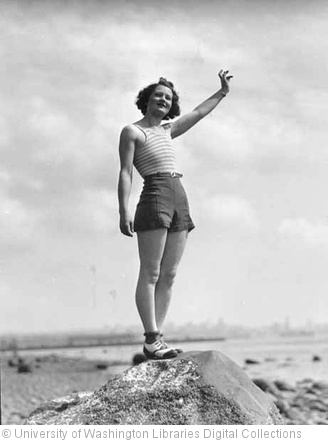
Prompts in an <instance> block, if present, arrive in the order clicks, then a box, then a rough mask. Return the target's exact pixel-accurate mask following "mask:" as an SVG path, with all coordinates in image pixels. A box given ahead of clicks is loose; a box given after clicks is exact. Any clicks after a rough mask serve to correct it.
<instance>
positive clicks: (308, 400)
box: [1, 353, 328, 425]
mask: <svg viewBox="0 0 328 442" xmlns="http://www.w3.org/2000/svg"><path fill="white" fill-rule="evenodd" d="M131 365H132V360H131ZM252 365H254V366H255V365H258V361H253V360H247V361H245V365H244V367H243V368H244V370H245V372H246V374H247V375H248V376H249V377H250V379H252V380H253V382H254V383H255V384H256V385H257V386H258V387H259V388H260V389H261V390H262V391H264V392H265V393H266V394H267V395H268V396H269V397H270V398H271V399H272V400H273V401H274V403H275V404H276V406H277V408H278V409H279V411H280V413H281V415H282V416H283V418H284V420H285V422H286V423H287V424H290V425H295V424H301V425H306V424H308V425H327V424H328V383H327V382H326V381H325V380H314V379H310V378H305V379H302V380H300V381H297V382H295V383H294V384H292V383H290V382H288V381H286V380H282V379H274V380H272V379H266V378H265V376H263V375H262V376H261V377H258V376H257V377H254V376H252V371H251V370H249V367H251V366H252ZM127 368H128V366H127V365H118V364H115V365H112V364H109V363H106V362H104V361H103V360H87V359H83V358H72V357H63V356H59V355H56V354H55V353H54V354H48V355H43V356H31V357H25V358H24V359H21V360H20V361H19V360H18V359H17V358H16V359H14V358H12V357H9V356H6V357H4V358H2V389H1V394H2V423H3V424H4V425H10V424H22V423H23V422H24V421H25V419H26V418H27V417H28V415H29V414H30V413H31V412H32V411H33V410H34V409H35V408H37V407H38V406H39V405H40V404H41V403H43V402H46V401H49V400H52V399H55V398H60V397H63V396H66V395H70V394H72V393H76V392H83V391H85V392H90V391H94V390H98V389H99V388H100V387H102V386H103V385H104V384H105V383H106V382H108V380H110V379H112V378H113V377H114V376H115V375H117V374H119V373H122V372H123V371H124V370H126V369H127Z"/></svg>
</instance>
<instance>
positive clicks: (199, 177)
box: [0, 0, 328, 333]
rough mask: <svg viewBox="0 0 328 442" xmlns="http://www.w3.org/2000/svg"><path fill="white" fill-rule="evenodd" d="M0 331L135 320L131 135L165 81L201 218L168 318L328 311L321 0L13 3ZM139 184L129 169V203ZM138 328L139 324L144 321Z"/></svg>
mask: <svg viewBox="0 0 328 442" xmlns="http://www.w3.org/2000/svg"><path fill="white" fill-rule="evenodd" d="M0 12H1V13H0V29H1V31H0V32H1V38H0V54H1V64H0V65H1V69H0V83H1V88H0V103H1V109H2V111H1V114H0V146H1V147H0V150H1V162H0V272H1V279H0V304H1V307H0V333H8V332H17V333H23V332H25V333H32V332H33V333H34V332H58V331H70V330H92V329H110V328H115V330H117V331H119V330H120V329H123V328H125V327H129V326H134V325H138V324H139V318H138V315H137V311H136V308H135V304H134V292H135V285H136V280H137V276H138V251H137V239H136V236H134V237H133V238H128V237H124V236H123V235H122V234H121V233H120V231H119V228H118V223H119V217H118V203H117V180H118V173H119V157H118V140H119V135H120V131H121V130H122V128H123V127H124V126H125V125H127V124H130V123H132V122H134V121H137V120H138V119H140V117H141V115H140V113H139V111H138V109H137V108H136V106H135V104H134V102H135V98H136V95H137V93H138V91H139V90H140V89H142V88H143V87H145V86H146V85H148V84H149V83H153V82H156V81H157V80H158V78H159V77H161V76H164V77H166V78H168V79H169V80H171V81H173V82H174V84H175V87H176V89H177V90H178V92H179V95H180V101H181V108H182V113H186V112H188V111H190V110H192V109H193V108H194V107H195V106H197V105H198V104H199V103H200V102H202V101H203V100H204V99H206V98H207V97H208V96H210V95H212V94H213V93H214V92H215V91H216V90H217V89H219V88H220V82H219V78H218V76H217V73H218V72H219V70H220V69H221V68H223V69H229V70H230V72H231V73H232V74H233V79H232V80H231V92H230V94H229V95H228V96H227V97H226V98H225V99H224V100H223V101H222V102H221V103H220V105H219V106H218V108H217V109H215V110H214V111H213V112H212V113H211V114H210V115H209V116H208V117H206V118H205V119H204V120H202V121H201V122H199V123H198V124H197V125H196V126H195V127H194V128H192V129H191V130H190V131H189V132H188V133H186V134H185V135H183V136H182V137H179V138H177V139H175V140H174V144H175V146H176V149H177V155H178V163H179V170H180V171H181V172H182V173H183V175H184V177H183V178H182V180H183V184H184V186H185V188H186V191H187V194H188V197H189V203H190V207H191V212H192V217H193V220H194V222H195V224H196V229H195V230H194V231H192V232H191V234H190V235H189V239H188V244H187V248H186V251H185V255H184V257H183V260H182V262H181V265H180V269H179V272H178V275H177V279H176V283H175V287H174V296H173V300H172V304H171V307H170V311H169V314H168V318H167V323H168V324H176V325H186V326H187V325H188V324H190V323H202V322H206V323H208V324H212V323H213V324H215V323H216V322H217V321H218V320H219V319H220V318H222V319H223V320H224V321H225V322H227V323H229V324H241V325H254V326H263V325H267V324H271V323H273V322H283V321H284V320H285V319H286V318H287V317H288V318H289V320H290V322H291V324H292V325H295V326H299V325H302V324H306V323H309V322H314V323H320V322H326V321H327V317H328V301H327V293H328V274H327V261H328V200H327V189H328V173H327V170H328V147H327V130H328V129H327V122H326V119H327V115H328V87H327V72H328V69H327V67H328V66H327V61H328V55H327V43H326V42H327V40H328V30H327V29H328V28H327V19H328V6H327V4H326V2H324V1H320V0H318V1H309V0H307V1H304V0H297V1H296V0H291V1H282V0H278V1H275V2H272V1H266V0H261V1H260V0H248V1H247V0H245V1H242V0H234V1H233V0H225V1H220V0H217V1H210V0H203V1H201V2H200V1H192V0H191V1H188V0H183V1H182V0H180V1H179V0H176V1H170V0H167V1H165V2H159V1H156V0H153V1H145V0H140V1H137V0H133V1H105V0H102V1H100V0H81V1H77V0H76V1H60V0H55V1H46V0H42V1H29V2H24V1H23V0H21V1H19V0H10V1H9V0H8V1H4V0H0ZM141 187H142V180H141V178H140V177H139V176H138V174H137V172H135V173H134V177H133V189H132V194H131V198H130V208H131V211H132V212H133V211H134V210H135V205H136V203H137V202H138V197H139V194H140V191H141ZM140 330H141V326H140Z"/></svg>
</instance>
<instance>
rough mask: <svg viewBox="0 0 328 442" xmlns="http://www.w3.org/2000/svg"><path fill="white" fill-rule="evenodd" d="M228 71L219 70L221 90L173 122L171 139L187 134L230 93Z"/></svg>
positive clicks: (230, 76)
mask: <svg viewBox="0 0 328 442" xmlns="http://www.w3.org/2000/svg"><path fill="white" fill-rule="evenodd" d="M228 72H229V71H223V70H221V71H220V72H219V77H220V80H221V89H220V90H218V91H217V92H215V94H213V95H212V96H211V97H209V98H208V99H207V100H205V101H203V103H201V104H200V105H198V106H197V107H195V109H194V110H192V111H191V112H189V113H188V114H186V115H183V116H182V117H180V118H179V119H178V120H176V121H174V123H172V126H171V136H172V138H176V137H178V136H180V135H182V134H183V133H185V132H187V130H189V129H190V128H191V127H193V126H194V125H195V124H196V123H198V121H199V120H201V119H202V118H204V117H206V115H208V114H209V113H210V112H212V110H213V109H215V108H216V106H217V105H218V104H219V103H220V101H221V100H222V99H223V98H224V97H225V96H226V95H227V94H228V93H229V91H230V85H229V83H230V80H231V78H232V75H228Z"/></svg>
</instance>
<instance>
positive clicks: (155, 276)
mask: <svg viewBox="0 0 328 442" xmlns="http://www.w3.org/2000/svg"><path fill="white" fill-rule="evenodd" d="M140 277H142V278H143V279H146V281H147V282H148V283H150V284H156V283H157V282H158V280H159V278H160V268H159V267H153V266H141V267H140Z"/></svg>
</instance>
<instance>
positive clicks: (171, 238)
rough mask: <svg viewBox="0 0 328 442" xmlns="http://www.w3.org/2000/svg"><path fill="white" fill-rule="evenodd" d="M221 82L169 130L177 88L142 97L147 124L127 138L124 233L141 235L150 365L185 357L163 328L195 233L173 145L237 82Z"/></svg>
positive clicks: (127, 132)
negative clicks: (135, 191) (135, 177)
mask: <svg viewBox="0 0 328 442" xmlns="http://www.w3.org/2000/svg"><path fill="white" fill-rule="evenodd" d="M219 77H220V80H221V88H220V90H218V91H217V92H215V94H213V95H212V96H211V97H209V98H208V99H207V100H205V101H204V102H203V103H201V104H200V105H199V106H197V107H196V108H195V109H194V110H193V111H191V112H190V113H188V114H186V115H184V116H182V117H180V118H178V119H176V120H175V121H173V122H166V123H165V124H162V121H163V120H170V119H172V118H175V117H177V116H179V115H180V107H179V97H178V95H177V93H176V91H175V89H174V86H173V84H172V83H171V82H169V81H167V80H166V79H165V78H160V80H159V81H158V83H155V84H151V85H150V86H148V87H146V88H145V89H143V90H142V91H140V92H139V95H138V98H137V101H136V105H137V107H138V108H139V109H140V110H141V112H142V114H143V115H144V116H143V118H141V120H139V121H137V122H135V123H133V124H131V125H128V126H125V127H124V128H123V130H122V132H121V137H120V146H119V151H120V160H121V170H120V175H119V185H118V197H119V210H120V229H121V232H122V233H123V234H124V235H127V236H133V233H134V232H135V231H136V232H137V237H138V247H139V258H140V272H139V278H138V283H137V290H136V304H137V308H138V312H139V315H140V318H141V321H142V324H143V327H144V331H145V333H144V336H145V343H144V348H143V351H144V354H145V356H146V357H147V358H149V359H169V358H174V357H176V356H177V355H178V353H179V352H181V350H180V349H175V348H172V347H170V346H169V345H168V344H166V342H165V341H164V339H163V334H162V327H163V323H164V319H165V316H166V313H167V310H168V307H169V304H170V300H171V293H172V285H173V281H174V278H175V275H176V272H177V268H178V265H179V262H180V260H181V257H182V255H183V251H184V248H185V245H186V241H187V237H188V233H189V232H190V230H192V229H193V228H194V224H193V222H192V219H191V217H190V214H189V207H188V200H187V196H186V194H185V191H184V189H183V186H182V184H181V181H180V178H181V177H182V175H181V174H180V173H179V171H178V169H177V165H176V156H175V150H174V148H173V145H172V139H174V138H176V137H178V136H180V135H182V134H183V133H185V132H186V131H187V130H189V129H190V128H191V127H193V126H194V125H195V124H196V123H197V122H198V121H199V120H201V119H202V118H204V117H205V116H206V115H208V114H209V113H210V112H211V111H212V110H213V109H214V108H215V107H216V106H217V105H218V104H219V103H220V101H221V100H222V99H223V98H224V97H225V96H226V95H227V93H228V92H229V82H230V79H231V78H232V76H228V71H223V70H221V71H220V72H219ZM133 166H135V167H136V169H137V171H138V172H139V173H140V175H141V176H142V177H143V178H144V187H143V191H142V194H141V197H140V201H139V203H138V206H137V210H136V214H135V218H134V220H133V218H132V216H131V214H130V212H129V209H128V203H129V196H130V191H131V185H132V170H133Z"/></svg>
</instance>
